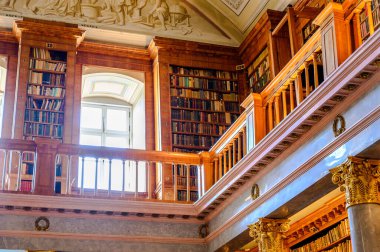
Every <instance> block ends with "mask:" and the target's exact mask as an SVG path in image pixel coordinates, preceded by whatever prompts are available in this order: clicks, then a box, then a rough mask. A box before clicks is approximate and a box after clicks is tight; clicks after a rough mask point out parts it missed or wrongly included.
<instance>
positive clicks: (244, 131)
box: [242, 127, 247, 156]
mask: <svg viewBox="0 0 380 252" xmlns="http://www.w3.org/2000/svg"><path fill="white" fill-rule="evenodd" d="M242 136H243V156H245V155H246V154H247V130H246V127H243V130H242Z"/></svg>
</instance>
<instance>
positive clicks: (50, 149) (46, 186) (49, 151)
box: [34, 138, 60, 195]
mask: <svg viewBox="0 0 380 252" xmlns="http://www.w3.org/2000/svg"><path fill="white" fill-rule="evenodd" d="M35 142H36V145H37V156H38V158H37V169H36V176H35V178H36V181H35V190H34V192H35V193H36V194H43V195H53V194H54V188H55V181H54V178H55V157H56V155H57V149H58V146H59V144H60V143H59V141H58V140H52V139H45V138H36V139H35Z"/></svg>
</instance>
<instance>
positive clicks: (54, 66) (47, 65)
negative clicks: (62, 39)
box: [29, 59, 66, 72]
mask: <svg viewBox="0 0 380 252" xmlns="http://www.w3.org/2000/svg"><path fill="white" fill-rule="evenodd" d="M29 68H31V69H41V70H49V71H57V72H65V71H66V63H63V62H49V61H45V60H38V59H31V60H30V62H29Z"/></svg>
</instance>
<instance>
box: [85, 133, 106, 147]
mask: <svg viewBox="0 0 380 252" xmlns="http://www.w3.org/2000/svg"><path fill="white" fill-rule="evenodd" d="M80 144H83V145H93V146H102V136H101V135H91V134H86V133H82V134H81V135H80Z"/></svg>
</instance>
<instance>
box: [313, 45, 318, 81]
mask: <svg viewBox="0 0 380 252" xmlns="http://www.w3.org/2000/svg"><path fill="white" fill-rule="evenodd" d="M313 70H314V88H317V87H318V85H319V80H318V62H317V53H316V52H314V53H313Z"/></svg>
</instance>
